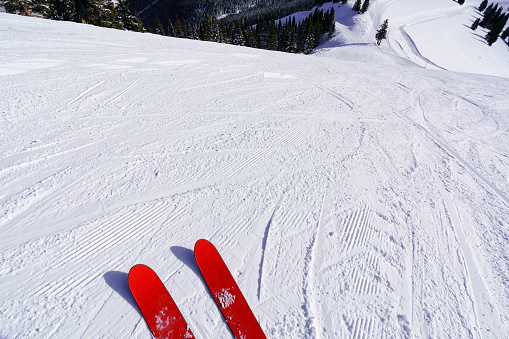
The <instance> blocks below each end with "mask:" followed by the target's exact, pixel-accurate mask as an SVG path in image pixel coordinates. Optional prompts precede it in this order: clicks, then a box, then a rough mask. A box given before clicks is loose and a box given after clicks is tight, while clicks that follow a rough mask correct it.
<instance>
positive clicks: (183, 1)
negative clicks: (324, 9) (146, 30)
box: [128, 0, 317, 27]
mask: <svg viewBox="0 0 509 339" xmlns="http://www.w3.org/2000/svg"><path fill="white" fill-rule="evenodd" d="M128 1H129V4H130V7H131V9H133V10H135V11H138V12H139V13H140V17H141V19H142V20H143V23H144V24H145V25H146V26H147V25H149V24H150V25H151V26H152V27H154V26H155V25H156V16H157V17H158V18H159V20H160V21H161V22H163V23H164V22H168V20H174V19H175V16H178V17H179V18H180V20H184V21H186V22H189V23H190V24H191V25H195V26H198V25H199V23H200V22H202V21H204V20H205V19H206V16H207V15H208V16H210V17H212V16H215V17H216V18H225V17H226V20H229V21H236V20H237V19H240V18H241V17H242V18H244V17H247V18H248V19H249V21H250V22H251V23H256V22H259V21H260V20H259V18H261V17H264V16H266V15H273V17H274V20H276V19H278V18H282V17H285V16H287V15H290V14H291V13H295V12H298V11H308V10H310V9H312V8H313V6H315V4H316V2H317V1H316V0H178V1H175V0H157V1H147V0H128Z"/></svg>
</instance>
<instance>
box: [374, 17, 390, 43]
mask: <svg viewBox="0 0 509 339" xmlns="http://www.w3.org/2000/svg"><path fill="white" fill-rule="evenodd" d="M388 27H389V19H385V21H384V22H383V24H382V25H380V29H379V30H378V31H377V32H376V34H375V38H376V44H377V45H379V46H380V44H381V43H382V40H383V39H385V38H386V37H387V28H388Z"/></svg>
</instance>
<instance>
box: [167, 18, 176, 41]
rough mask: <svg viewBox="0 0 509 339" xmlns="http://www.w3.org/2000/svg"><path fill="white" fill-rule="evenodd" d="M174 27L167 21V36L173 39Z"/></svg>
mask: <svg viewBox="0 0 509 339" xmlns="http://www.w3.org/2000/svg"><path fill="white" fill-rule="evenodd" d="M175 34H176V33H175V27H174V26H173V22H171V20H168V36H171V37H175Z"/></svg>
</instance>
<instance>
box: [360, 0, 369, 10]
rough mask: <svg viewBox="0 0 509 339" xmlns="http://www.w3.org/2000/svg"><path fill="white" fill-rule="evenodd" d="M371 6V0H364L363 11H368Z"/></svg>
mask: <svg viewBox="0 0 509 339" xmlns="http://www.w3.org/2000/svg"><path fill="white" fill-rule="evenodd" d="M368 8H369V0H364V3H363V4H362V8H361V13H366V12H367V11H368Z"/></svg>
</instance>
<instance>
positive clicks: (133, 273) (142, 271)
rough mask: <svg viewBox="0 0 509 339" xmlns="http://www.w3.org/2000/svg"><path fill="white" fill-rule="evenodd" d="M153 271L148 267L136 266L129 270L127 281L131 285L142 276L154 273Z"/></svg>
mask: <svg viewBox="0 0 509 339" xmlns="http://www.w3.org/2000/svg"><path fill="white" fill-rule="evenodd" d="M152 272H153V270H152V269H151V268H150V267H148V266H147V265H143V264H136V265H134V266H133V267H131V269H130V270H129V274H128V275H127V280H128V282H129V283H130V282H131V281H133V280H134V279H137V278H138V277H140V276H144V275H146V274H147V273H152Z"/></svg>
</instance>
